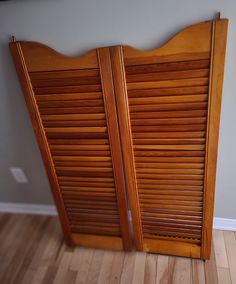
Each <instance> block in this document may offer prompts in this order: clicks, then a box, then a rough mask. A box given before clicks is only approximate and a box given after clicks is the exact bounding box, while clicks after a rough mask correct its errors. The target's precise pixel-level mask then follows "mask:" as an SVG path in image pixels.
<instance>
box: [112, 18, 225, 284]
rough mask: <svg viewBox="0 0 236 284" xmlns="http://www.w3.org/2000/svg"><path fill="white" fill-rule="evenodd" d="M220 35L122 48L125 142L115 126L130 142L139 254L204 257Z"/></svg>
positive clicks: (207, 32)
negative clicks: (147, 48) (145, 47)
mask: <svg viewBox="0 0 236 284" xmlns="http://www.w3.org/2000/svg"><path fill="white" fill-rule="evenodd" d="M196 34H199V35H200V36H199V37H198V36H196ZM226 34H227V20H224V19H223V20H216V21H208V22H205V23H200V24H197V25H193V26H190V27H188V28H187V29H185V30H183V31H181V32H180V33H179V34H177V35H176V36H175V37H174V38H173V39H172V40H170V41H169V42H168V43H167V44H165V45H164V46H162V47H160V48H158V49H155V50H151V51H140V50H137V49H134V48H131V47H127V46H124V47H122V49H123V57H122V56H120V57H121V60H123V61H124V66H125V74H124V75H123V76H125V80H126V89H125V90H124V91H123V93H124V95H123V97H125V98H126V101H127V103H126V102H123V105H122V107H120V108H118V110H119V111H120V113H119V115H120V116H121V117H122V116H123V109H126V112H127V115H128V116H129V120H130V124H131V126H130V128H131V138H130V136H128V135H126V133H125V132H124V130H123V129H125V124H126V122H125V121H122V120H120V128H121V132H122V131H123V132H122V133H123V134H124V136H126V137H127V138H126V139H131V141H132V148H133V155H134V161H135V165H134V169H135V173H134V174H133V176H136V181H137V194H138V197H136V199H138V202H137V203H136V206H137V207H139V211H140V215H141V227H142V228H141V229H140V230H139V233H143V236H142V239H141V241H142V243H141V244H140V245H138V248H139V247H143V249H144V251H147V252H157V253H166V254H173V255H178V256H180V255H182V256H189V257H193V258H202V259H209V257H210V247H211V230H212V220H213V204H214V190H215V189H214V188H215V173H216V157H217V142H216V141H218V131H219V117H220V105H221V93H222V81H223V69H224V56H225V47H226ZM113 49H115V48H113ZM121 60H120V61H121ZM123 73H124V72H123ZM115 83H116V82H115ZM116 84H118V83H116ZM126 90H127V91H126ZM120 93H122V92H120ZM120 100H121V99H120ZM127 104H128V107H127ZM124 140H125V139H123V140H122V144H123V149H124V150H123V155H124V156H128V155H130V152H128V151H127V146H126V145H127V144H128V143H127V142H126V141H124ZM194 161H195V162H197V163H196V164H195V166H194V168H191V167H192V165H193V162H194ZM188 162H189V164H188ZM186 165H188V166H186ZM125 166H126V167H128V164H125ZM195 167H197V169H196V168H195ZM128 190H129V191H131V193H130V194H132V195H134V193H133V189H132V190H131V189H130V188H128ZM130 202H131V210H136V209H135V205H134V204H132V203H133V202H136V201H135V199H134V198H130ZM137 207H136V208H137ZM133 218H139V216H138V214H137V213H136V212H133ZM134 222H137V220H134ZM180 265H182V264H180ZM179 277H180V278H181V277H182V276H181V275H180V276H178V277H177V279H178V278H179ZM184 279H185V276H183V281H184ZM187 279H188V277H186V281H187ZM173 281H174V280H173Z"/></svg>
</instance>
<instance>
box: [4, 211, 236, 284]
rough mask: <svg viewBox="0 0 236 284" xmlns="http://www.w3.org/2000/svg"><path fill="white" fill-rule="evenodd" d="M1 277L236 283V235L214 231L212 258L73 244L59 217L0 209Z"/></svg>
mask: <svg viewBox="0 0 236 284" xmlns="http://www.w3.org/2000/svg"><path fill="white" fill-rule="evenodd" d="M0 283H1V284H5V283H6V284H10V283H15V284H20V283H23V284H34V283H44V284H50V283H56V284H57V283H63V284H64V283H65V284H72V283H88V284H93V283H100V284H106V283H112V284H115V283H122V284H141V283H145V284H149V283H150V284H154V283H155V284H156V283H163V284H164V283H167V284H171V283H177V284H182V283H184V284H188V283H191V284H197V283H199V284H204V283H207V284H217V283H222V284H228V283H232V284H236V235H235V233H234V232H229V231H219V230H215V231H214V242H213V250H212V257H211V260H210V261H206V262H203V261H201V260H196V259H192V260H191V259H189V258H183V257H173V256H165V255H156V254H148V253H142V252H131V253H125V252H114V251H105V250H97V249H85V248H69V247H67V246H66V245H65V243H64V242H63V238H62V233H61V230H60V227H59V224H58V221H57V218H56V217H47V216H32V215H15V214H0Z"/></svg>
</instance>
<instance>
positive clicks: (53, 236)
mask: <svg viewBox="0 0 236 284" xmlns="http://www.w3.org/2000/svg"><path fill="white" fill-rule="evenodd" d="M52 218H53V221H54V226H53V230H52V231H50V232H48V234H47V245H46V247H45V250H44V252H43V255H42V258H41V262H40V265H39V266H38V267H37V270H36V271H35V273H34V276H33V278H32V282H31V283H32V284H37V283H43V279H44V278H45V275H46V273H47V271H48V267H49V266H50V264H53V263H54V261H55V259H56V256H57V253H58V251H59V248H60V246H61V244H62V232H61V229H60V227H59V222H58V220H56V218H55V217H52ZM55 272H56V269H55Z"/></svg>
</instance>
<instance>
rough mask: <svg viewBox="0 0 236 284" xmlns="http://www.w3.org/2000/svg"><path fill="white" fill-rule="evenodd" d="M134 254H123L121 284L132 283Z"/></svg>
mask: <svg viewBox="0 0 236 284" xmlns="http://www.w3.org/2000/svg"><path fill="white" fill-rule="evenodd" d="M135 254H136V253H135V252H129V253H126V254H125V259H124V265H123V270H122V273H121V279H120V283H121V284H126V283H132V279H133V273H134V262H135Z"/></svg>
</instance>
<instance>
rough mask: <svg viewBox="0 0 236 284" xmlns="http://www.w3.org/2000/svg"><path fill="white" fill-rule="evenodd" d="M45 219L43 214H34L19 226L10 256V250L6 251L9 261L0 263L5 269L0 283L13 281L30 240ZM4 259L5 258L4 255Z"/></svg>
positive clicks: (29, 246) (25, 254) (33, 237)
mask: <svg viewBox="0 0 236 284" xmlns="http://www.w3.org/2000/svg"><path fill="white" fill-rule="evenodd" d="M27 219H28V218H27ZM35 219H36V220H35ZM45 220H46V217H45V216H44V217H41V218H36V217H35V216H34V217H31V218H30V222H29V223H27V220H25V224H24V225H23V226H22V228H21V229H22V232H21V234H19V232H18V235H17V238H15V242H13V246H12V248H11V249H13V253H12V254H11V258H9V255H10V251H8V252H7V256H8V258H9V259H10V261H9V262H7V261H5V262H3V263H2V265H1V268H3V266H5V268H6V270H5V271H4V274H3V275H2V277H1V279H0V283H8V284H10V283H13V281H14V279H15V277H16V275H17V274H18V273H19V272H20V268H21V267H22V265H23V262H24V260H25V258H26V257H27V252H28V251H29V250H30V249H31V244H32V242H33V241H34V239H35V238H36V237H37V233H38V230H39V228H40V226H42V225H43V224H44V222H45ZM27 224H28V225H27ZM29 236H30V238H29ZM26 240H27V242H26ZM14 245H16V247H14ZM4 259H6V257H5V258H4Z"/></svg>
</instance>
